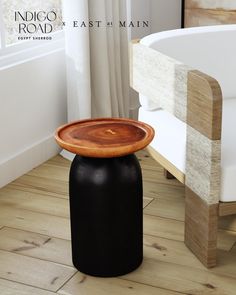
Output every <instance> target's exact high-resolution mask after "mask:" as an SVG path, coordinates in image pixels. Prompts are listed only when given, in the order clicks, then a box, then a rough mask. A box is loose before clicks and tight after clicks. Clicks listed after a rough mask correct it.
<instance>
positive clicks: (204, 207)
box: [185, 187, 219, 268]
mask: <svg viewBox="0 0 236 295" xmlns="http://www.w3.org/2000/svg"><path fill="white" fill-rule="evenodd" d="M218 206H219V205H218V204H213V205H209V204H207V203H206V202H205V201H203V200H202V199H201V198H200V197H199V196H198V195H196V194H195V193H194V192H193V191H192V190H191V189H189V188H188V187H186V196H185V244H186V246H187V247H188V248H189V249H190V250H191V251H192V252H193V253H194V254H195V255H196V256H197V257H198V259H199V260H200V261H201V262H202V263H203V265H204V266H206V267H207V268H211V267H214V266H215V265H216V250H217V230H218Z"/></svg>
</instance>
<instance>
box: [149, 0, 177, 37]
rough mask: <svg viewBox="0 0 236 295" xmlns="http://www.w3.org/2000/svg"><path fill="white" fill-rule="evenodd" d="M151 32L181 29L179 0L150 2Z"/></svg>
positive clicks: (153, 0) (152, 0)
mask: <svg viewBox="0 0 236 295" xmlns="http://www.w3.org/2000/svg"><path fill="white" fill-rule="evenodd" d="M150 1H151V2H150V13H151V32H152V33H156V32H160V31H166V30H173V29H178V28H181V14H182V13H181V3H182V1H181V0H150Z"/></svg>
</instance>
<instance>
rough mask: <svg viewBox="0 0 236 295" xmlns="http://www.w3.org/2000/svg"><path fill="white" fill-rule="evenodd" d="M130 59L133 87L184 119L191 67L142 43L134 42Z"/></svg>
mask: <svg viewBox="0 0 236 295" xmlns="http://www.w3.org/2000/svg"><path fill="white" fill-rule="evenodd" d="M131 58H132V61H131V64H132V69H131V70H132V73H131V79H132V81H131V86H132V87H133V89H134V90H136V91H138V92H139V93H142V94H143V95H144V96H146V97H148V98H149V99H151V100H152V101H154V102H157V103H158V105H159V106H160V107H162V108H163V109H165V110H167V111H168V112H170V113H171V114H173V115H175V116H176V117H177V118H179V119H180V120H182V121H183V122H185V121H186V105H187V72H188V71H189V69H190V67H189V66H186V65H184V64H182V63H181V62H179V61H177V60H175V59H173V58H171V57H169V56H167V55H165V54H162V53H161V52H158V51H157V50H154V49H152V48H150V47H147V46H145V45H142V44H141V43H139V44H132V53H131Z"/></svg>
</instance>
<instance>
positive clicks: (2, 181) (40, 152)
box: [0, 135, 61, 188]
mask: <svg viewBox="0 0 236 295" xmlns="http://www.w3.org/2000/svg"><path fill="white" fill-rule="evenodd" d="M60 150H61V149H60V148H59V147H58V146H57V144H56V142H55V140H54V135H50V136H48V137H46V138H44V139H43V140H41V141H39V142H37V143H35V144H34V145H32V146H30V147H28V148H27V149H25V150H23V151H21V152H20V153H18V154H17V155H14V156H13V157H12V158H10V159H8V160H6V161H5V162H2V163H0V175H1V177H0V188H1V187H3V186H5V185H7V184H8V183H10V182H12V181H13V180H15V179H16V178H18V177H20V176H22V175H23V174H25V173H27V172H29V171H30V170H32V169H33V168H35V167H37V166H39V165H40V164H42V163H44V162H45V161H47V160H48V159H50V158H51V157H53V156H55V155H57V154H58V153H59V152H60Z"/></svg>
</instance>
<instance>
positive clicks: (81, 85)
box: [63, 0, 138, 121]
mask: <svg viewBox="0 0 236 295" xmlns="http://www.w3.org/2000/svg"><path fill="white" fill-rule="evenodd" d="M129 1H130V0H71V1H67V0H64V3H63V16H64V20H65V22H66V26H65V37H66V59H67V85H68V90H67V94H68V121H72V120H79V119H83V118H90V117H129V108H130V88H129V66H128V64H129V60H128V36H129V35H130V33H129V28H127V27H126V28H120V26H119V22H120V21H122V22H123V21H126V22H127V11H128V9H127V8H128V7H129V3H128V2H129ZM75 20H76V21H78V26H80V24H81V23H82V22H83V21H84V22H85V24H86V25H88V23H89V21H93V22H94V26H93V27H90V28H89V27H88V26H87V27H84V26H83V27H77V28H74V27H73V26H72V22H73V21H75ZM95 21H101V23H100V27H97V26H96V24H97V23H96V22H95ZM111 23H112V25H109V24H111ZM137 105H138V104H137Z"/></svg>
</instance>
